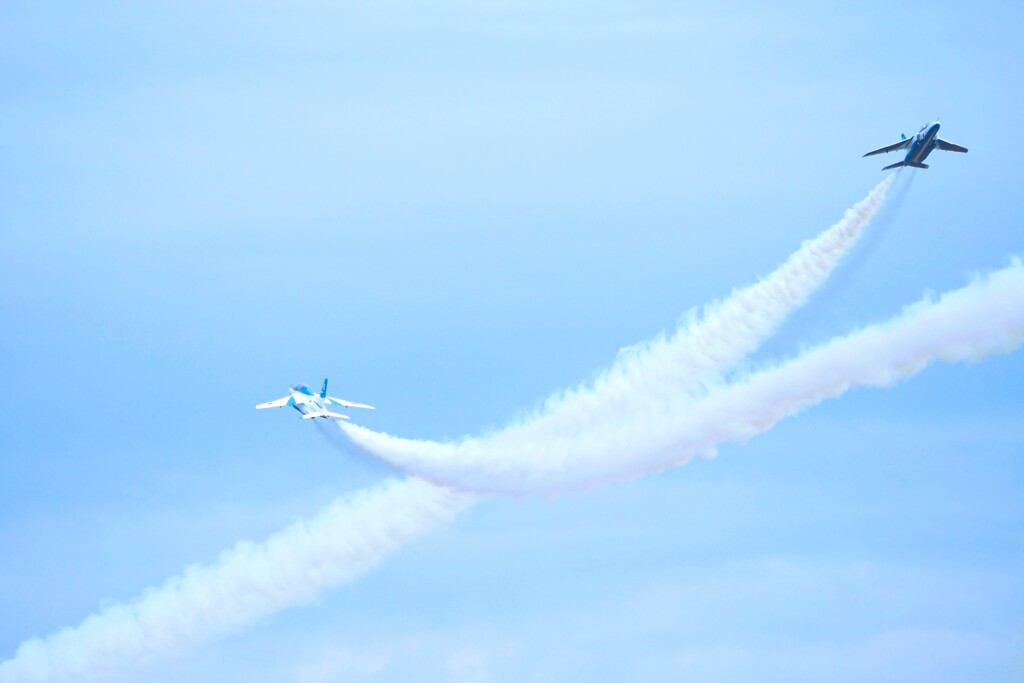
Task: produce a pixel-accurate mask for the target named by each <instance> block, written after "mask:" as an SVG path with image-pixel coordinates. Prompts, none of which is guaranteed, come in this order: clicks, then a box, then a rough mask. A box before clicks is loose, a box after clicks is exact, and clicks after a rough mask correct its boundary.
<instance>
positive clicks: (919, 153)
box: [864, 121, 967, 171]
mask: <svg viewBox="0 0 1024 683" xmlns="http://www.w3.org/2000/svg"><path fill="white" fill-rule="evenodd" d="M938 134H939V122H938V121H936V122H935V123H926V124H924V126H922V127H921V130H919V131H918V132H917V135H915V136H914V137H912V138H908V137H907V136H906V135H901V136H900V138H901V139H900V141H899V142H894V143H892V144H891V145H886V146H885V147H879V148H878V149H876V150H874V151H872V152H868V153H867V154H865V155H864V156H866V157H869V156H871V155H873V154H884V153H886V152H895V151H896V150H898V149H905V150H907V156H905V157H904V158H903V161H899V162H897V163H895V164H892V165H890V166H886V167H885V168H883V169H882V170H883V171H888V170H889V169H890V168H899V167H900V166H910V167H912V168H928V164H926V163H924V160H925V159H927V158H928V155H929V154H931V153H932V150H933V149H941V150H942V151H943V152H962V153H964V154H966V153H967V148H966V147H961V146H960V145H954V144H953V143H952V142H947V141H945V140H943V139H942V138H939V137H937V136H938Z"/></svg>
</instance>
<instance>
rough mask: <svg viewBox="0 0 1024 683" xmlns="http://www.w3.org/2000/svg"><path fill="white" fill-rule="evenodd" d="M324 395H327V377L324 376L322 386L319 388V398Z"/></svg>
mask: <svg viewBox="0 0 1024 683" xmlns="http://www.w3.org/2000/svg"><path fill="white" fill-rule="evenodd" d="M326 395H327V378H326V377H324V386H323V388H321V389H320V398H323V397H324V396H326Z"/></svg>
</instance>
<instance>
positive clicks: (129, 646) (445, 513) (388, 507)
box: [0, 479, 472, 683]
mask: <svg viewBox="0 0 1024 683" xmlns="http://www.w3.org/2000/svg"><path fill="white" fill-rule="evenodd" d="M471 502H472V497H471V496H469V495H467V494H460V493H456V492H454V491H452V490H450V489H447V488H443V487H439V486H434V485H433V484H429V483H427V482H424V481H421V480H417V479H405V480H403V481H397V480H392V481H389V482H386V483H384V484H383V485H381V486H378V487H375V488H373V489H370V490H367V491H364V492H360V493H357V494H355V495H353V496H351V497H347V498H342V499H338V500H336V501H335V502H333V503H332V504H331V505H329V506H328V507H327V508H326V509H324V510H323V511H322V512H321V513H319V514H318V515H317V516H316V517H314V518H312V519H309V520H306V521H301V522H297V523H295V524H293V525H291V526H289V527H287V528H285V529H283V530H282V531H280V532H278V533H276V534H274V535H273V536H270V537H269V538H268V539H266V540H265V541H263V542H262V543H250V542H240V543H238V544H236V545H235V546H234V547H233V548H231V549H229V550H226V551H225V552H224V553H222V554H221V556H220V557H219V558H218V559H217V561H216V562H215V563H213V564H210V565H206V566H199V565H195V566H191V567H187V568H186V569H185V571H184V572H183V573H182V574H181V575H179V576H176V577H174V578H172V579H170V580H169V581H167V582H166V583H165V584H164V585H162V586H160V587H159V588H156V589H153V590H150V591H148V592H146V593H144V594H143V595H142V596H141V597H139V598H137V599H135V600H133V601H132V602H129V603H126V604H118V605H114V606H112V607H109V608H106V609H104V610H103V611H101V612H99V613H97V614H94V615H92V616H90V617H88V618H87V619H86V620H85V621H83V622H82V623H81V624H80V625H78V626H76V627H74V628H65V629H63V630H61V631H58V632H57V633H55V634H53V635H51V636H49V637H47V638H42V639H39V638H37V639H32V640H28V641H26V642H24V643H23V644H22V645H21V646H20V647H19V648H18V650H17V652H16V653H15V655H14V657H12V658H11V659H9V660H7V661H6V662H4V663H3V664H0V681H2V682H3V683H14V682H15V681H17V682H18V683H24V682H28V681H109V680H121V679H133V680H134V679H137V678H138V677H139V675H140V672H141V671H144V670H145V669H146V668H147V667H149V666H152V665H153V664H155V663H157V662H159V661H161V660H163V659H165V658H167V657H169V656H171V655H173V654H175V653H176V652H180V651H181V650H183V649H185V648H187V647H190V646H194V645H196V644H198V643H201V642H203V641H206V640H208V639H211V638H214V637H217V636H221V635H224V634H227V633H231V632H234V631H237V630H239V629H241V628H242V627H244V626H247V625H249V624H251V623H252V622H254V621H256V620H258V619H260V618H262V617H266V616H268V615H270V614H273V613H275V612H277V611H279V610H282V609H285V608H287V607H290V606H293V605H296V604H301V603H304V602H308V601H310V600H312V599H313V598H314V597H315V596H316V595H317V594H318V593H319V592H320V591H321V590H323V589H325V588H328V587H330V586H334V585H338V584H341V583H345V582H348V581H351V580H353V579H355V578H356V577H357V576H359V575H360V574H362V573H363V572H365V571H367V570H369V569H370V568H371V567H373V566H374V565H375V564H376V563H377V562H379V561H380V560H381V559H383V558H384V557H385V556H386V555H388V554H389V553H391V552H392V551H394V550H396V549H397V548H398V547H400V546H402V545H403V544H405V543H407V542H409V541H411V540H413V539H415V538H417V537H419V536H421V535H423V534H425V533H427V532H428V531H430V530H431V529H432V528H434V527H436V526H438V525H440V524H443V523H445V522H447V521H449V520H451V519H452V518H454V516H455V515H456V514H457V513H458V512H460V511H461V510H462V509H464V508H465V507H467V506H469V505H470V504H471Z"/></svg>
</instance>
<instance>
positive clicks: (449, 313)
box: [0, 2, 1024, 682]
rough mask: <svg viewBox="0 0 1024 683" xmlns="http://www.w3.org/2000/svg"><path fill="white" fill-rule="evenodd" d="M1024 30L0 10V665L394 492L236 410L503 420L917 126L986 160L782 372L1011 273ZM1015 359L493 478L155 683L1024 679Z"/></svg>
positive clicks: (704, 285) (903, 12) (946, 167)
mask: <svg viewBox="0 0 1024 683" xmlns="http://www.w3.org/2000/svg"><path fill="white" fill-rule="evenodd" d="M1021 13H1022V11H1021V9H1020V8H1019V7H1018V6H1017V5H1015V4H1013V3H988V4H986V5H985V7H984V8H976V7H975V8H971V7H966V6H964V5H962V4H960V3H942V4H938V5H937V4H935V3H927V4H924V3H921V4H917V3H906V4H904V5H902V6H900V7H890V6H889V5H888V4H886V5H882V4H877V5H873V6H868V7H856V8H852V7H846V6H845V5H842V4H838V3H807V4H803V3H771V5H768V4H761V3H742V2H738V3H729V4H728V5H722V4H715V5H712V4H706V5H696V4H695V5H692V6H685V7H681V6H678V5H677V4H676V3H658V2H650V3H629V4H613V3H603V4H598V5H593V4H582V3H580V4H577V3H532V4H526V3H524V4H519V3H491V4H483V5H476V4H472V3H448V4H443V5H439V6H437V7H434V8H429V9H428V8H425V7H423V6H422V5H419V4H405V3H385V4H376V5H348V6H340V7H338V6H334V5H331V4H329V3H315V2H309V3H296V4H287V3H277V2H265V3H250V4H243V3H224V4H219V5H215V6H207V5H206V4H205V3H197V4H194V5H190V4H188V3H168V4H165V5H160V4H156V3H154V4H150V5H147V6H145V7H136V6H131V5H128V6H125V5H122V4H119V3H106V4H98V5H92V6H90V7H89V8H88V9H83V8H81V7H78V6H60V5H50V6H48V7H42V6H40V5H38V4H37V3H20V2H15V3H8V4H7V5H5V8H4V9H3V10H0V79H2V81H0V82H2V88H0V112H2V114H0V115H2V120H3V121H4V125H3V126H0V145H2V149H3V150H4V153H3V161H2V162H0V203H2V205H3V207H4V211H3V212H2V217H0V285H2V286H0V328H2V330H3V334H2V335H0V359H2V361H0V363H2V369H3V373H2V376H3V377H4V379H5V384H6V385H7V391H6V392H4V395H3V397H2V398H0V415H2V417H0V424H2V429H0V613H2V614H3V615H4V618H3V619H0V645H2V651H3V653H4V654H3V658H6V657H8V656H10V655H11V654H13V652H14V651H15V649H16V648H17V646H18V645H19V644H20V643H21V642H22V641H23V640H25V639H26V638H28V637H31V636H37V635H46V634H49V633H51V632H53V631H56V630H57V629H59V628H61V627H63V626H70V625H74V624H77V623H79V622H80V621H81V620H82V619H83V618H84V617H85V616H87V615H88V614H89V613H91V612H93V611H95V610H97V609H98V608H100V607H101V606H103V605H105V604H109V603H110V602H111V601H120V600H126V599H130V598H132V597H134V596H136V595H138V594H140V593H141V592H142V591H143V590H144V589H145V588H146V587H148V586H152V585H156V584H159V583H160V582H162V581H163V580H164V579H166V578H167V577H169V576H171V575H173V574H175V573H177V572H179V571H181V569H182V568H183V567H184V566H186V565H188V564H191V563H195V562H209V561H212V560H213V559H214V558H215V557H216V556H217V554H218V553H219V552H220V551H221V550H222V549H224V548H226V547H229V546H230V545H231V544H233V543H234V542H235V541H237V540H239V539H242V538H248V539H253V540H258V539H261V538H264V537H266V536H267V535H269V534H271V533H273V532H275V531H276V530H278V529H280V528H281V527H283V526H285V525H286V524H288V523H289V522H291V521H294V520H297V519H302V518H305V517H307V516H309V515H312V514H315V513H316V511H318V510H319V509H320V508H321V507H322V506H324V505H325V504H326V503H327V502H329V501H330V500H332V499H333V498H335V497H336V496H337V495H339V494H341V493H343V492H347V491H354V490H358V489H362V488H365V487H367V486H370V485H372V484H373V483H374V482H377V481H379V480H381V479H383V478H385V477H388V476H391V475H392V473H391V472H390V471H389V470H388V469H387V468H385V467H384V466H382V465H379V464H375V463H370V462H366V461H365V460H362V459H361V458H360V457H358V456H355V455H352V454H348V453H344V452H341V451H339V450H337V449H336V448H334V447H333V445H332V444H331V443H329V442H327V441H325V440H324V439H323V437H322V436H321V435H320V434H319V433H318V432H317V431H316V430H314V429H312V428H311V427H310V425H308V424H302V423H300V421H299V420H298V419H297V417H296V416H295V415H292V414H285V413H283V412H281V413H270V414H267V413H256V411H254V410H253V409H252V406H253V405H255V404H256V403H258V402H261V401H265V400H270V399H272V398H277V397H278V396H280V395H283V393H284V390H285V389H286V387H287V386H288V385H289V384H291V383H294V382H299V381H304V382H307V383H309V384H310V385H314V384H317V383H319V382H320V380H321V379H322V378H323V377H324V376H328V377H330V378H331V383H332V384H331V386H332V393H337V394H340V395H342V396H344V397H347V398H351V399H354V400H359V401H366V402H369V403H372V404H374V405H376V406H378V410H377V411H375V412H374V413H371V414H369V415H366V416H364V417H363V419H362V423H363V424H365V425H367V426H369V427H371V428H374V429H380V430H385V431H388V432H391V433H396V434H400V435H403V436H409V437H418V438H432V439H436V438H444V437H457V436H459V435H462V434H466V433H475V432H478V431H480V430H482V429H486V428H489V427H494V426H498V425H501V424H502V423H504V422H505V421H507V420H508V419H509V418H510V417H511V416H513V415H515V414H516V413H517V412H518V411H521V410H524V409H528V408H530V407H532V406H534V405H536V404H537V402H538V401H540V400H542V399H543V398H544V397H545V396H546V395H548V394H549V393H550V392H552V391H555V390H557V389H559V388H561V387H564V386H567V385H570V384H572V383H574V382H577V381H578V380H580V379H583V378H585V377H587V376H589V375H590V374H591V373H592V372H594V371H595V370H596V369H598V368H600V367H601V366H603V365H606V364H607V363H608V362H610V361H611V360H612V359H613V358H614V357H615V353H616V352H617V350H618V349H619V348H620V347H623V346H626V345H628V344H632V343H634V342H637V341H640V340H643V339H645V338H648V337H650V336H652V335H653V334H655V333H657V332H659V331H661V330H664V329H667V328H671V327H672V326H673V325H674V324H675V322H676V321H677V320H678V318H679V316H680V315H681V314H682V313H684V312H685V311H687V310H689V309H691V308H693V307H695V306H701V305H703V304H705V303H707V302H709V301H711V300H714V299H716V298H721V297H723V296H725V295H727V294H728V293H729V292H730V291H731V290H732V288H734V287H737V286H741V285H744V284H747V283H749V282H752V281H754V280H755V279H756V278H757V277H759V276H761V275H763V274H765V273H767V272H769V271H770V270H771V269H772V268H774V267H775V266H776V265H777V264H778V263H779V262H781V261H782V260H783V259H784V258H785V257H786V256H787V255H788V254H789V253H790V252H791V251H792V250H793V249H795V248H796V246H797V245H798V244H799V243H800V242H801V241H802V240H804V239H807V238H809V237H812V236H813V235H815V234H817V233H818V232H819V231H821V230H822V229H824V228H825V227H827V226H829V225H831V224H832V223H833V222H835V221H836V220H837V219H839V218H840V217H841V216H842V214H843V211H845V209H846V208H847V207H848V206H850V205H852V204H853V203H854V202H855V201H858V200H859V199H861V198H862V197H863V196H864V195H865V194H866V193H867V191H868V190H869V189H870V188H871V187H873V186H874V185H875V184H876V183H877V182H878V181H879V180H880V179H881V177H882V175H881V174H880V172H879V168H880V167H881V166H883V165H885V163H892V161H895V159H892V160H888V159H882V158H879V157H875V158H871V159H860V158H859V157H860V155H861V154H863V153H864V152H865V151H867V150H868V149H873V148H875V147H878V146H881V145H883V144H887V143H889V142H892V141H894V140H895V139H897V138H898V137H899V134H900V133H901V132H905V133H907V134H908V135H909V134H912V133H913V132H915V131H916V130H917V128H918V127H919V126H920V125H921V124H923V123H925V122H926V121H931V120H933V119H934V118H935V117H937V116H941V117H942V124H943V129H942V135H943V136H944V137H946V138H948V139H950V140H952V141H954V142H957V143H959V144H962V145H965V146H967V147H969V148H970V150H971V151H970V153H969V154H967V155H952V154H945V155H943V154H941V153H936V154H935V155H933V156H932V157H931V158H930V159H929V163H931V164H932V168H931V169H930V170H928V171H923V172H919V173H918V176H917V177H916V178H915V179H914V182H913V186H912V187H911V188H910V190H909V191H908V192H907V195H906V197H905V199H904V201H903V202H902V204H901V205H900V206H899V209H898V211H896V210H889V211H888V213H886V214H885V215H884V216H882V217H881V220H879V221H878V222H877V223H876V224H875V225H874V226H873V229H876V230H875V232H874V233H872V235H870V236H869V240H870V244H869V248H868V247H865V248H864V249H862V251H861V252H860V253H858V254H855V255H854V258H853V259H852V261H851V263H850V264H848V265H847V266H846V267H845V268H844V270H843V271H842V272H840V273H839V274H838V275H837V282H836V283H833V285H830V286H827V287H826V290H825V291H824V292H822V293H821V296H820V297H819V298H817V299H815V300H813V301H812V302H811V304H810V306H809V307H808V308H807V309H806V310H804V311H801V312H800V313H799V314H797V315H796V316H795V318H794V319H793V320H792V321H791V322H790V323H788V324H787V325H786V326H785V327H784V328H783V329H782V330H781V332H780V334H779V336H778V337H777V338H776V339H774V340H772V342H771V343H770V344H769V346H768V347H767V348H766V349H765V351H764V352H763V354H762V356H763V357H765V358H778V357H785V356H787V355H791V354H793V353H795V352H797V351H798V350H799V349H800V348H801V347H804V346H807V345H810V344H814V343H817V342H820V341H823V340H824V339H827V338H829V337H831V336H833V335H836V334H843V333H845V332H847V331H849V330H850V329H853V328H854V327H856V326H858V325H864V324H868V323H871V322H874V321H878V320H883V319H886V318H888V317H890V316H892V315H894V314H895V313H897V312H898V311H899V310H900V308H901V307H902V306H903V305H904V304H906V303H909V302H911V301H914V300H916V299H917V298H919V297H920V295H921V294H922V293H923V292H924V291H926V290H933V291H943V290H946V289H950V288H954V287H957V286H960V285H961V284H963V283H964V282H965V280H966V279H967V277H968V276H969V274H970V273H972V272H977V271H982V270H986V269H990V268H996V267H1000V266H1003V265H1005V264H1006V262H1007V259H1008V257H1009V255H1011V254H1014V253H1019V249H1020V246H1019V244H1020V240H1019V235H1020V234H1021V233H1020V219H1019V216H1021V215H1022V210H1021V209H1022V206H1021V204H1022V203H1024V199H1022V196H1021V194H1020V192H1019V187H1018V180H1019V171H1018V169H1017V164H1018V163H1019V159H1021V158H1022V153H1024V149H1022V146H1024V143H1022V141H1021V140H1020V138H1019V136H1017V135H1015V130H1016V126H1017V125H1018V122H1019V120H1020V118H1021V114H1022V113H1024V101H1022V100H1024V94H1022V89H1021V88H1020V83H1019V82H1018V81H1019V78H1018V77H1017V76H1016V74H1019V73H1022V72H1024V69H1022V67H1024V64H1022V63H1021V62H1022V56H1024V51H1022V48H1021V38H1022V37H1024V36H1022V33H1021V28H1020V26H1021V20H1022V18H1024V17H1022V16H1021ZM890 209H891V207H890ZM759 357H761V356H759ZM1022 380H1024V361H1022V359H1021V354H1020V353H1017V354H1011V355H1009V356H1006V357H998V358H992V359H988V360H986V361H984V362H982V363H979V364H976V365H956V366H937V367H934V368H931V369H929V370H927V371H926V372H925V373H923V374H922V375H920V376H918V377H916V378H914V379H913V380H911V381H909V382H906V383H903V384H901V385H899V386H897V387H895V388H894V389H892V390H887V391H878V390H858V391H854V392H853V393H851V394H849V395H847V396H845V397H843V398H841V399H840V400H838V401H834V402H831V403H826V404H824V405H822V406H819V407H817V408H815V409H813V410H811V411H809V412H808V413H806V414H803V415H801V416H799V417H798V418H796V419H793V420H789V421H787V422H783V423H782V424H780V425H779V426H778V427H777V428H776V429H774V430H773V431H771V432H769V433H767V434H765V435H762V436H759V437H757V438H755V439H754V440H752V441H751V442H749V443H747V444H745V445H742V446H728V447H725V448H723V449H721V452H720V455H719V457H718V458H717V459H715V460H713V461H699V462H695V463H693V464H691V465H688V466H686V467H683V468H679V469H677V470H673V471H669V472H666V473H664V474H662V475H658V476H656V477H649V478H646V479H642V480H637V481H634V482H631V483H629V484H625V485H618V486H614V487H609V488H606V489H602V490H598V491H594V492H591V493H587V494H574V495H568V496H564V497H559V498H529V497H527V498H510V499H502V498H495V499H489V500H486V501H483V502H482V503H481V504H480V505H478V506H477V507H476V508H474V509H473V510H471V511H470V512H469V513H468V514H465V515H463V516H462V517H461V518H459V519H458V520H457V521H456V522H455V523H454V524H453V525H451V526H449V527H446V528H444V529H441V530H439V531H438V532H437V533H435V534H433V535H431V536H429V537H427V538H424V539H421V540H420V541H418V542H416V543H415V544H413V545H411V546H409V547H408V548H406V549H404V550H403V551H402V552H400V553H398V554H397V555H395V556H393V557H391V558H390V559H389V560H388V561H387V562H386V563H385V564H384V565H382V566H381V567H380V568H379V569H377V570H376V571H374V572H372V573H370V574H368V575H366V576H365V577H363V578H362V579H360V580H359V581H357V582H356V583H354V584H351V585H349V586H346V587H342V588H340V589H338V590H336V591H332V592H329V593H326V594H324V595H322V596H321V597H320V598H319V599H318V600H317V602H316V603H315V604H313V605H309V606H304V607H299V608H296V609H293V610H290V611H287V612H283V613H281V614H279V615H277V616H274V617H272V618H270V619H267V620H265V621H263V622H260V623H259V624H258V625H257V626H256V627H254V628H251V629H248V630H245V631H243V632H241V633H238V634H236V635H234V636H232V637H230V638H226V639H223V640H219V641H216V642H212V643H209V644H207V645H206V646H204V647H202V648H200V649H197V650H192V651H189V652H188V653H186V654H185V656H183V657H181V658H179V659H177V660H175V661H174V662H172V663H170V664H169V665H167V666H165V667H162V668H161V669H160V671H158V672H156V673H155V674H154V673H153V672H149V673H147V675H146V677H145V678H146V680H158V681H167V682H174V681H186V680H195V679H197V678H204V679H211V678H217V679H220V680H228V681H232V680H238V681H242V680H244V681H261V680H266V681H271V680H273V681H278V680H296V681H334V680H379V681H397V680H408V679H409V678H410V677H412V678H417V677H419V678H428V679H433V680H451V681H488V680H492V681H521V680H536V681H546V680H566V679H581V678H586V679H590V680H621V679H623V678H626V677H628V678H630V679H634V680H651V681H653V680H664V679H665V678H673V679H676V680H700V681H753V680H764V679H765V678H768V679H772V680H782V679H787V680H796V681H802V680H806V681H812V680H822V679H823V678H825V677H828V678H829V679H830V680H839V681H843V680H851V681H852V680H863V679H865V678H868V679H871V680H880V681H884V680H901V681H908V680H909V681H924V680H929V681H943V680H950V681H952V680H964V679H966V678H970V679H976V680H977V679H982V680H984V679H997V680H1006V679H1013V678H1017V677H1020V676H1021V675H1024V660H1022V658H1021V655H1020V654H1019V653H1020V652H1022V651H1024V647H1022V644H1024V620H1022V616H1021V615H1024V609H1022V608H1024V581H1022V579H1021V578H1020V577H1021V576H1024V573H1022V571H1021V570H1022V569H1024V555H1022V553H1021V550H1020V549H1021V547H1024V546H1022V543H1021V541H1022V535H1024V521H1022V520H1024V516H1022V515H1024V505H1022V503H1021V502H1020V495H1019V492H1020V490H1021V484H1022V483H1024V465H1022V464H1021V463H1020V461H1019V458H1018V457H1017V456H1018V454H1019V453H1020V451H1021V448H1022V445H1024V425H1022V422H1021V420H1020V417H1019V416H1020V415H1021V414H1022V411H1024V400H1022V396H1021V393H1020V389H1019V387H1020V386H1021V382H1022Z"/></svg>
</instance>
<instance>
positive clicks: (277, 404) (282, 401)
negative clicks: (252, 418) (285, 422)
mask: <svg viewBox="0 0 1024 683" xmlns="http://www.w3.org/2000/svg"><path fill="white" fill-rule="evenodd" d="M290 400H292V397H291V396H285V397H284V398H279V399H277V400H276V401H267V402H266V403H261V404H259V405H258V406H256V410H263V409H264V408H282V407H284V406H286V405H288V401H290Z"/></svg>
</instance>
